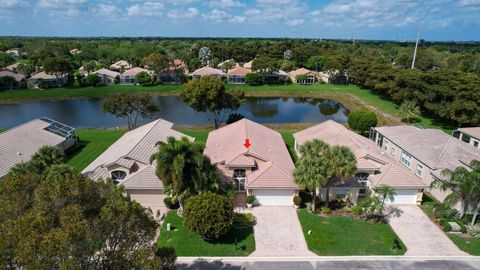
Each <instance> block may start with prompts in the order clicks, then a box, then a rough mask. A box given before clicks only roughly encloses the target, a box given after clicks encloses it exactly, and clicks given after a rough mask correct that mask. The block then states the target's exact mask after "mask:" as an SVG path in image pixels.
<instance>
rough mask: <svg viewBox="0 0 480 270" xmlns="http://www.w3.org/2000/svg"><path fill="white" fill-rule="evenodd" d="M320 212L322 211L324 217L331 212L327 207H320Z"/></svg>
mask: <svg viewBox="0 0 480 270" xmlns="http://www.w3.org/2000/svg"><path fill="white" fill-rule="evenodd" d="M321 211H322V213H324V214H326V215H328V214H330V212H331V210H330V208H328V207H322V209H321Z"/></svg>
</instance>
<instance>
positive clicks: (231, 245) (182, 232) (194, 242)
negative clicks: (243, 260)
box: [157, 212, 255, 257]
mask: <svg viewBox="0 0 480 270" xmlns="http://www.w3.org/2000/svg"><path fill="white" fill-rule="evenodd" d="M167 223H170V224H171V226H172V227H173V228H174V229H175V230H174V231H167ZM235 239H237V241H238V244H237V247H235ZM157 246H159V247H164V246H170V247H174V248H175V251H176V253H177V255H178V256H202V257H203V256H248V255H249V254H250V253H252V252H253V251H254V250H255V239H254V236H253V228H246V229H235V228H233V229H232V230H231V231H230V232H229V233H228V234H226V235H225V236H223V237H222V238H220V239H219V240H217V241H215V242H212V243H209V242H206V241H204V240H203V239H202V237H200V236H199V235H197V234H195V233H192V232H190V231H189V230H188V229H187V228H186V227H185V226H184V225H183V218H181V217H179V216H178V215H177V214H176V213H175V212H170V213H168V214H167V216H166V218H165V220H164V223H163V226H162V229H161V231H160V236H159V237H158V240H157Z"/></svg>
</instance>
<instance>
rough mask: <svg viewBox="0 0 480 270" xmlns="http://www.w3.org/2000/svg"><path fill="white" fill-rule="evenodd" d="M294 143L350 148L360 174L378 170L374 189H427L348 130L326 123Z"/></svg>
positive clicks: (300, 134)
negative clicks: (385, 186) (324, 143)
mask: <svg viewBox="0 0 480 270" xmlns="http://www.w3.org/2000/svg"><path fill="white" fill-rule="evenodd" d="M293 137H294V138H295V141H296V142H297V143H298V144H299V145H302V144H304V143H305V142H307V141H310V140H313V139H319V140H322V141H324V142H326V143H327V144H329V145H343V146H347V147H348V148H350V149H351V150H352V152H353V153H354V154H355V156H356V157H357V168H358V169H359V171H361V170H378V171H380V173H379V174H374V175H371V176H370V177H369V180H370V182H371V183H372V185H373V187H374V188H375V187H377V186H380V185H389V186H392V187H395V188H424V187H426V185H425V184H424V183H423V182H422V181H421V180H420V179H419V178H417V177H416V176H414V175H412V174H411V173H410V171H409V170H407V169H406V168H405V167H404V165H402V164H400V163H399V162H397V161H395V160H394V159H393V158H391V157H390V156H388V155H385V154H384V153H383V152H382V150H381V149H380V148H378V147H377V145H376V144H375V143H374V142H373V141H371V140H369V139H368V138H365V137H363V136H361V135H359V134H357V133H355V132H353V131H351V130H349V129H347V128H346V127H345V126H343V125H341V124H339V123H337V122H335V121H332V120H327V121H325V122H323V123H320V124H318V125H315V126H313V127H310V128H307V129H304V130H302V131H299V132H297V133H295V134H293Z"/></svg>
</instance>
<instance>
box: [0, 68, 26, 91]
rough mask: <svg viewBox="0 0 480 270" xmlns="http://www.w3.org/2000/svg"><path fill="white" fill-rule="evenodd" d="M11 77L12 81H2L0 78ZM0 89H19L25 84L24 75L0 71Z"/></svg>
mask: <svg viewBox="0 0 480 270" xmlns="http://www.w3.org/2000/svg"><path fill="white" fill-rule="evenodd" d="M4 77H11V78H13V79H10V80H4V79H1V78H4ZM0 79H1V80H0V89H19V88H21V87H22V85H23V86H24V85H25V83H26V78H25V75H23V74H21V73H17V72H13V71H11V70H8V69H5V70H1V71H0Z"/></svg>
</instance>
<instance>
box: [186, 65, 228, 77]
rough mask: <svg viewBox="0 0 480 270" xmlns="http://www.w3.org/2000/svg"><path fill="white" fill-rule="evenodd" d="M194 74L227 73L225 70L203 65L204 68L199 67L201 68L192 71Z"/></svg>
mask: <svg viewBox="0 0 480 270" xmlns="http://www.w3.org/2000/svg"><path fill="white" fill-rule="evenodd" d="M192 75H193V76H208V75H225V73H224V72H223V71H221V70H220V69H216V68H212V67H209V66H205V67H202V68H199V69H197V70H195V71H194V72H193V73H192Z"/></svg>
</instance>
